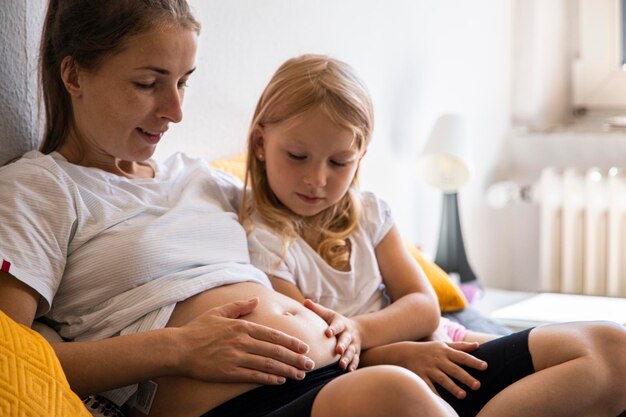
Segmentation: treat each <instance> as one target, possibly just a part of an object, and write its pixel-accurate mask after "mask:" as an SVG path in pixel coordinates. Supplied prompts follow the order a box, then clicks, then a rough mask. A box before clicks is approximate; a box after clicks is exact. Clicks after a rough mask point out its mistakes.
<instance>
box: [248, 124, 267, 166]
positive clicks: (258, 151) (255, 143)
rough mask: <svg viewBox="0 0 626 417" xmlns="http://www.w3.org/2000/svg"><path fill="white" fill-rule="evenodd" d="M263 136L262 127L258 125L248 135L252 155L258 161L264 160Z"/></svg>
mask: <svg viewBox="0 0 626 417" xmlns="http://www.w3.org/2000/svg"><path fill="white" fill-rule="evenodd" d="M263 135H264V131H263V127H261V126H259V125H257V126H256V127H255V128H254V130H252V134H251V135H250V140H251V141H252V149H253V150H254V155H255V156H256V158H257V159H258V160H259V161H264V160H265V140H264V139H263Z"/></svg>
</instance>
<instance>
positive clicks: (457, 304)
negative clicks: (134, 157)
mask: <svg viewBox="0 0 626 417" xmlns="http://www.w3.org/2000/svg"><path fill="white" fill-rule="evenodd" d="M211 166H213V167H215V168H219V169H221V170H223V171H226V172H228V173H230V174H232V175H235V176H236V177H238V178H239V179H241V180H242V181H243V178H244V175H245V174H246V154H245V153H243V154H239V155H237V156H235V157H232V158H226V159H220V160H217V161H213V162H211ZM407 247H408V249H409V252H410V253H411V255H413V257H414V258H415V260H416V261H417V262H418V263H419V264H420V266H421V267H422V269H423V270H424V273H425V274H426V276H427V277H428V280H429V281H430V283H431V285H432V286H433V288H434V289H435V292H436V293H437V297H438V298H439V307H440V308H441V311H442V312H450V311H456V310H461V309H463V308H465V307H467V304H468V303H467V300H466V299H465V296H464V295H463V293H462V292H461V290H460V289H459V287H457V286H456V285H455V283H454V281H452V280H451V279H450V277H449V276H448V274H446V273H445V271H444V270H443V269H441V268H439V267H438V266H437V265H436V264H435V263H434V262H431V261H429V260H427V259H425V258H424V257H423V256H422V254H421V252H420V250H419V249H417V248H416V247H415V246H413V245H411V244H409V243H407Z"/></svg>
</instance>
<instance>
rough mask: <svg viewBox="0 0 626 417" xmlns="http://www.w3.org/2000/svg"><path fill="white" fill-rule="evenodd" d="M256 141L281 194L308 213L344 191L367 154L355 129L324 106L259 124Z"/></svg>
mask: <svg viewBox="0 0 626 417" xmlns="http://www.w3.org/2000/svg"><path fill="white" fill-rule="evenodd" d="M253 141H254V150H255V155H256V156H257V158H259V159H262V160H264V161H265V164H266V172H267V178H268V182H269V185H270V188H271V189H272V191H273V192H274V194H275V195H276V197H277V198H278V199H279V200H280V201H281V202H282V203H283V204H284V205H285V206H286V207H288V208H289V209H290V210H291V211H293V212H294V213H296V214H298V215H301V216H305V217H306V216H314V215H316V214H318V213H320V212H321V211H323V210H325V209H327V208H328V207H330V206H332V205H334V204H336V203H337V202H338V201H339V200H340V199H341V198H342V197H343V196H344V194H345V193H346V192H347V191H348V188H349V187H350V184H351V183H352V180H353V179H354V175H355V174H356V171H357V168H358V166H359V162H360V160H361V157H362V156H363V155H364V153H365V150H359V149H358V147H357V144H356V143H355V142H356V141H355V140H354V138H353V134H352V132H351V131H350V130H348V129H345V128H343V127H340V126H337V125H335V124H334V123H333V122H332V121H331V120H330V119H329V118H328V117H327V116H326V115H325V114H324V112H323V111H321V110H320V109H315V110H311V111H309V112H307V113H305V114H303V115H301V116H299V117H298V118H296V119H295V120H293V121H290V122H287V123H280V124H276V125H271V126H267V127H264V128H260V127H259V128H258V130H257V131H255V132H253Z"/></svg>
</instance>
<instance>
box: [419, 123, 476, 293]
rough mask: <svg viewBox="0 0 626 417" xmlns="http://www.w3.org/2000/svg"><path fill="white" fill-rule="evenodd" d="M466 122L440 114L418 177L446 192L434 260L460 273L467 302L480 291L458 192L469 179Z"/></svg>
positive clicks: (451, 271) (440, 265)
mask: <svg viewBox="0 0 626 417" xmlns="http://www.w3.org/2000/svg"><path fill="white" fill-rule="evenodd" d="M467 161H468V146H467V141H466V132H465V123H464V121H463V119H462V118H461V117H460V116H459V115H456V114H444V115H442V116H440V117H439V118H438V119H437V121H436V122H435V125H434V126H433V129H432V131H431V133H430V136H429V138H428V142H427V143H426V146H425V147H424V150H423V151H422V153H421V155H420V157H419V159H418V162H417V169H418V176H419V178H420V179H421V180H422V181H424V182H425V183H427V184H429V185H431V186H433V187H435V188H438V189H440V190H441V191H442V192H443V193H444V194H443V201H442V212H441V225H440V229H439V241H438V243H437V253H436V255H435V263H436V264H437V265H439V267H441V269H443V270H444V271H446V272H447V273H448V274H451V275H452V274H457V275H458V277H459V281H460V282H459V284H460V286H461V290H462V291H463V293H464V294H465V296H466V298H467V299H468V301H470V302H471V300H472V299H473V298H474V297H475V296H476V294H477V292H479V291H480V285H479V283H478V279H477V278H476V275H475V274H474V272H473V271H472V268H471V267H470V265H469V262H468V261H467V255H466V254H465V247H464V245H463V234H462V233H461V221H460V218H459V208H458V199H457V191H458V190H459V188H461V187H462V186H463V185H465V184H466V183H467V181H468V180H469V178H470V169H469V165H468V162H467Z"/></svg>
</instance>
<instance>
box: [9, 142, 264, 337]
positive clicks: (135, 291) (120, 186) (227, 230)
mask: <svg viewBox="0 0 626 417" xmlns="http://www.w3.org/2000/svg"><path fill="white" fill-rule="evenodd" d="M153 166H154V168H155V178H153V179H128V178H125V177H120V176H118V175H114V174H111V173H108V172H105V171H102V170H100V169H97V168H86V167H82V166H78V165H74V164H71V163H69V162H67V161H66V160H65V159H64V158H63V157H62V156H61V155H60V154H58V153H52V154H51V155H42V154H41V153H40V152H37V151H33V152H29V153H28V154H27V155H26V156H25V157H24V158H22V159H20V160H19V161H17V162H15V163H12V164H9V165H7V166H5V167H2V168H0V196H3V197H2V202H1V203H0V218H1V219H2V221H1V222H0V236H2V238H1V239H0V262H2V261H3V262H4V265H5V266H6V265H7V263H10V270H9V272H10V273H11V274H12V275H14V276H15V277H16V278H17V279H18V280H20V281H22V282H24V283H26V284H27V285H29V286H30V287H32V288H34V289H35V290H37V292H39V294H40V295H41V302H40V304H39V308H38V311H37V316H41V315H45V316H46V317H47V318H49V319H51V320H53V321H54V322H55V323H57V324H58V330H59V332H60V334H61V335H62V336H63V337H65V338H70V339H75V340H93V339H102V338H106V337H110V336H113V335H115V334H118V333H122V334H125V333H133V332H137V331H140V330H148V329H151V328H160V327H164V326H165V323H166V322H167V320H168V319H169V316H170V314H171V312H172V309H173V308H174V305H175V303H176V302H178V301H181V300H185V299H187V298H189V297H191V296H193V295H195V294H198V293H200V292H202V291H204V290H207V289H209V288H213V287H217V286H221V285H225V284H229V283H234V282H240V281H257V282H259V283H261V284H264V285H266V286H269V281H268V280H267V277H266V276H265V274H263V273H262V272H261V271H259V270H258V269H256V268H254V267H253V266H252V265H251V264H250V259H249V256H248V251H247V242H246V236H245V232H244V230H243V228H242V227H241V226H240V225H239V223H238V221H237V215H236V206H237V205H238V202H239V199H240V193H241V183H240V182H239V181H238V180H237V179H235V178H234V177H232V176H230V175H228V174H226V173H224V172H222V171H219V170H216V169H213V168H210V167H209V166H208V164H207V163H206V162H205V161H202V160H200V159H192V158H189V157H187V156H185V155H183V154H176V155H173V156H171V157H170V158H168V159H167V160H166V161H164V162H163V163H162V164H161V163H157V162H153Z"/></svg>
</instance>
